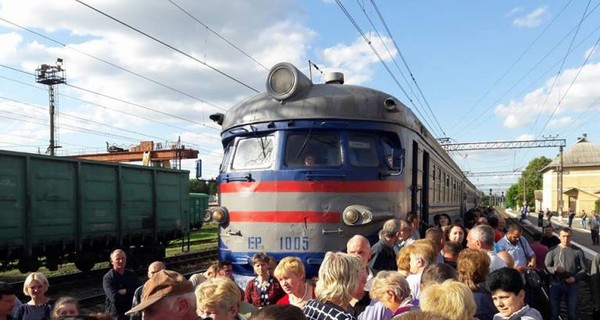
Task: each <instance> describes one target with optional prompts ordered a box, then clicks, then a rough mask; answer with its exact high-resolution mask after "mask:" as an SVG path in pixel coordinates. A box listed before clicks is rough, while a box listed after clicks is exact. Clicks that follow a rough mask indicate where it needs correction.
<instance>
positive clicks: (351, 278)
mask: <svg viewBox="0 0 600 320" xmlns="http://www.w3.org/2000/svg"><path fill="white" fill-rule="evenodd" d="M366 281H367V275H366V268H365V266H364V264H363V262H362V260H360V258H358V257H357V256H354V255H351V254H347V253H343V252H331V251H329V252H327V253H326V254H325V258H324V259H323V262H322V263H321V267H320V268H319V280H317V285H316V288H315V294H316V296H317V299H318V300H319V301H321V302H331V303H333V304H336V305H338V306H341V307H346V305H347V304H348V303H349V302H350V300H352V299H353V297H354V293H355V291H358V289H359V287H360V286H361V285H362V288H364V285H365V283H366Z"/></svg>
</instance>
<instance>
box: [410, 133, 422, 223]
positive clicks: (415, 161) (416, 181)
mask: <svg viewBox="0 0 600 320" xmlns="http://www.w3.org/2000/svg"><path fill="white" fill-rule="evenodd" d="M411 163H412V172H411V188H410V212H411V213H414V214H416V215H418V216H419V217H421V207H422V201H421V200H422V197H421V192H422V189H423V185H422V184H421V181H420V179H421V178H422V177H421V175H419V171H420V170H421V162H420V161H419V143H418V142H417V141H413V144H412V159H411ZM421 221H423V220H421Z"/></svg>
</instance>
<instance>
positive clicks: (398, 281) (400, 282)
mask: <svg viewBox="0 0 600 320" xmlns="http://www.w3.org/2000/svg"><path fill="white" fill-rule="evenodd" d="M369 295H370V297H371V299H376V300H379V301H381V303H383V305H384V306H385V307H386V308H388V309H390V310H392V312H393V311H396V309H398V307H399V306H400V304H401V303H402V302H403V301H404V300H405V299H406V298H408V297H409V296H410V287H409V286H408V282H407V281H406V278H405V277H404V276H403V275H401V274H399V273H398V272H396V271H379V273H377V276H375V278H373V284H372V285H371V291H369Z"/></svg>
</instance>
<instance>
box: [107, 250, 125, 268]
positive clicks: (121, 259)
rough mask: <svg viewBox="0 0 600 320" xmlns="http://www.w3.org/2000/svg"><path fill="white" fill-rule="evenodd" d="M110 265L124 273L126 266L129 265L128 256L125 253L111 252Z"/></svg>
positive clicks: (120, 251) (121, 251)
mask: <svg viewBox="0 0 600 320" xmlns="http://www.w3.org/2000/svg"><path fill="white" fill-rule="evenodd" d="M110 264H112V266H113V269H114V270H115V271H117V272H118V273H123V272H124V271H125V265H127V255H126V254H125V251H123V250H121V249H116V250H114V251H113V252H111V253H110Z"/></svg>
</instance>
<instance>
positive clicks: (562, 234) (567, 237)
mask: <svg viewBox="0 0 600 320" xmlns="http://www.w3.org/2000/svg"><path fill="white" fill-rule="evenodd" d="M572 233H573V231H572V230H571V228H562V229H560V231H559V232H558V238H559V239H560V245H561V247H568V246H570V245H571V235H572Z"/></svg>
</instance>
